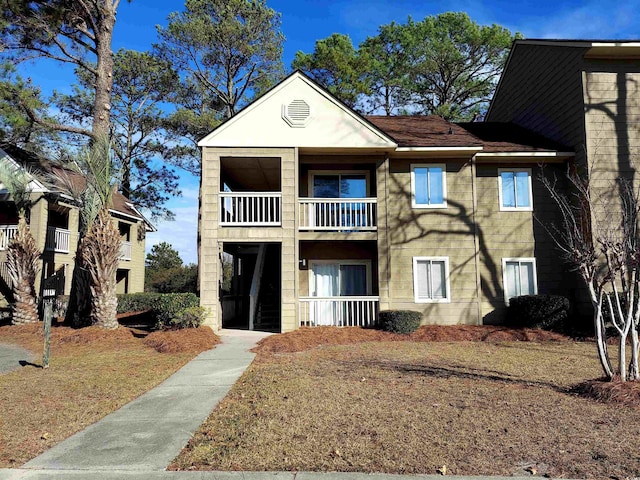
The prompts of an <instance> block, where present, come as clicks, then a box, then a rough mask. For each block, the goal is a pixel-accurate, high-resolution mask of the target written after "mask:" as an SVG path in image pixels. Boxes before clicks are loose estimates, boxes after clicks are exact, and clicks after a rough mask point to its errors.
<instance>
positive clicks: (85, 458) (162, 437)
mask: <svg viewBox="0 0 640 480" xmlns="http://www.w3.org/2000/svg"><path fill="white" fill-rule="evenodd" d="M266 335H268V334H265V333H261V332H247V331H232V330H229V331H223V332H222V334H221V338H222V341H223V343H222V344H220V345H217V346H216V348H214V349H213V350H209V351H206V352H203V353H201V354H200V355H198V356H197V357H196V358H195V359H193V360H192V361H191V362H189V363H188V364H187V365H185V366H184V367H183V368H181V369H180V370H179V371H177V372H176V373H175V374H173V375H172V376H171V377H169V378H168V379H167V380H166V381H165V382H163V383H162V384H160V385H159V386H157V387H156V388H153V389H152V390H149V391H148V392H147V393H145V394H144V395H142V396H140V397H139V398H137V399H136V400H134V401H132V402H131V403H129V404H127V405H125V406H124V407H122V408H121V409H120V410H117V411H116V412H113V413H112V414H110V415H107V416H106V417H104V418H103V419H102V420H100V421H98V422H96V423H94V424H93V425H91V426H89V427H88V428H86V429H85V430H83V431H81V432H79V433H77V434H75V435H73V436H72V437H69V438H68V439H67V440H65V441H63V442H61V443H59V444H58V445H56V446H55V447H53V448H51V449H50V450H48V451H46V452H44V453H43V454H42V455H40V456H39V457H36V458H34V459H33V460H31V461H30V462H28V463H26V464H25V465H24V466H23V467H22V468H23V469H29V470H31V469H34V470H70V471H78V470H81V471H84V472H78V475H75V474H73V472H70V473H69V475H72V476H71V477H68V478H82V476H83V475H84V476H85V478H86V477H87V476H88V472H87V470H91V471H92V473H91V478H117V477H115V476H99V477H98V476H95V475H96V474H97V472H99V471H107V472H109V473H105V475H113V472H114V471H116V470H120V471H129V472H131V471H144V472H145V474H144V475H143V476H141V477H139V478H151V477H149V474H150V472H153V471H158V472H159V471H163V470H164V469H165V468H166V467H167V465H169V463H170V462H171V461H172V460H173V459H174V458H175V457H176V456H177V455H178V454H179V453H180V451H181V450H182V448H183V447H184V446H185V445H186V444H187V442H188V441H189V439H190V438H191V435H192V434H193V432H195V431H196V429H197V428H198V427H199V426H200V425H201V424H202V422H204V420H205V419H206V418H207V417H208V416H209V414H210V413H211V411H212V410H213V409H214V408H215V406H216V405H217V404H218V402H220V400H222V398H224V396H225V395H226V394H227V392H228V391H229V389H230V388H231V386H232V385H233V384H234V383H235V381H236V380H237V379H238V378H239V377H240V375H242V373H243V372H244V370H245V369H246V368H247V367H248V366H249V364H250V363H251V361H252V360H253V358H254V356H255V354H253V353H251V352H249V351H248V350H249V349H251V348H253V347H254V346H255V344H256V342H257V341H258V340H259V339H261V338H263V337H264V336H266ZM3 473H6V471H5V472H3ZM27 473H28V472H27ZM32 475H35V476H32ZM38 475H41V476H38ZM42 475H44V476H42ZM46 475H47V474H46V472H33V473H29V475H28V476H27V477H17V478H52V477H50V476H46ZM61 475H62V472H59V474H55V478H62V477H61ZM65 475H67V473H65ZM0 478H4V477H2V476H0ZM8 478H12V477H8ZM65 478H67V477H65Z"/></svg>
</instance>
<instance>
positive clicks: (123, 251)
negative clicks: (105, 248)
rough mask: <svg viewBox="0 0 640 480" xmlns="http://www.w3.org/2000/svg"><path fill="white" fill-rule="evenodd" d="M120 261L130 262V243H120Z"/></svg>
mask: <svg viewBox="0 0 640 480" xmlns="http://www.w3.org/2000/svg"><path fill="white" fill-rule="evenodd" d="M120 260H131V242H126V241H122V242H121V243H120Z"/></svg>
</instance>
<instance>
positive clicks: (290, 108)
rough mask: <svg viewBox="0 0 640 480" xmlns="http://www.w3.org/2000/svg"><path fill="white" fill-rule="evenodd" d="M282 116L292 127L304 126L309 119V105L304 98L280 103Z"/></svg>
mask: <svg viewBox="0 0 640 480" xmlns="http://www.w3.org/2000/svg"><path fill="white" fill-rule="evenodd" d="M282 118H283V120H284V121H285V122H287V123H288V124H289V125H290V126H292V127H305V126H306V125H307V124H308V123H309V121H310V120H311V107H310V106H309V104H308V103H307V102H305V101H304V100H300V99H298V100H293V101H292V102H291V103H289V104H288V105H282Z"/></svg>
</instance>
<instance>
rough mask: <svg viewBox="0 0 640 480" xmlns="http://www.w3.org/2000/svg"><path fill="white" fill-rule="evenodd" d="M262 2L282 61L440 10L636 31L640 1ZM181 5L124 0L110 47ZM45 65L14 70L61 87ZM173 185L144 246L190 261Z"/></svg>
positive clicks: (144, 38) (149, 38)
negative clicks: (328, 41)
mask: <svg viewBox="0 0 640 480" xmlns="http://www.w3.org/2000/svg"><path fill="white" fill-rule="evenodd" d="M267 4H268V5H269V6H270V7H271V8H273V9H274V10H276V11H278V12H280V13H281V14H282V32H283V33H284V35H285V37H286V42H285V50H284V63H285V66H287V67H288V66H289V65H290V64H291V60H292V59H293V56H294V55H295V52H296V51H298V50H302V51H304V52H310V51H312V50H313V46H314V43H315V41H316V40H318V39H321V38H325V37H327V36H329V35H331V34H332V33H345V34H348V35H349V36H350V37H351V38H352V40H353V43H354V44H355V45H357V44H358V43H360V42H361V41H362V40H363V39H365V38H366V37H367V36H371V35H375V33H376V31H377V28H378V26H380V25H384V24H387V23H390V22H392V21H395V22H399V23H401V22H404V21H405V20H406V19H407V17H408V16H411V17H413V18H414V19H416V20H419V19H422V18H424V17H425V16H427V15H435V14H438V13H442V12H446V11H465V12H467V13H468V14H469V16H470V17H471V18H472V19H473V20H475V21H476V22H478V23H480V24H491V23H498V24H500V25H502V26H505V27H507V28H509V29H510V30H512V31H519V32H521V33H522V34H523V35H524V36H525V37H526V38H589V39H594V38H598V39H605V38H606V39H631V38H633V39H637V38H640V21H639V20H638V17H637V13H638V12H639V11H640V0H628V1H623V2H605V1H602V0H587V1H577V0H562V1H558V0H556V1H549V0H525V1H517V0H515V1H514V0H484V1H475V0H459V1H443V0H442V1H438V0H436V1H425V0H340V1H331V0H267ZM183 5H184V0H133V1H132V2H131V3H129V2H126V1H123V2H122V3H121V4H120V8H119V11H118V19H117V23H116V27H115V30H114V45H113V49H114V51H115V50H118V49H119V48H129V49H136V50H147V49H149V48H150V47H151V44H152V43H153V42H155V41H156V29H155V26H156V25H163V26H164V25H166V18H167V15H168V14H169V13H170V12H173V11H179V10H181V9H182V7H183ZM52 67H53V65H51V64H43V63H42V64H38V65H25V66H24V67H23V68H22V69H21V70H22V72H23V73H24V74H25V75H28V76H30V77H31V78H32V80H33V82H34V84H36V85H39V86H41V87H42V89H43V91H44V92H45V93H46V92H48V91H51V90H52V89H57V90H62V91H64V90H66V89H67V88H68V87H69V84H70V82H72V81H73V76H72V74H71V72H65V71H64V70H61V69H59V68H57V67H56V68H55V70H54V69H53V68H52ZM52 72H55V75H52ZM180 184H181V185H180V186H181V189H182V192H183V196H182V197H178V198H175V199H172V200H171V201H170V203H169V204H168V206H169V208H171V210H173V211H174V212H175V214H176V220H175V221H173V222H160V223H158V224H157V227H158V232H156V233H152V234H150V235H149V236H148V237H147V249H148V250H149V249H150V248H151V246H152V245H154V244H156V243H159V242H162V241H166V242H169V243H171V244H172V245H173V246H174V247H175V248H176V249H177V250H178V251H179V252H180V255H181V257H182V259H183V260H184V261H185V263H190V262H196V227H197V209H198V181H197V179H196V178H194V177H192V176H190V175H188V174H183V175H181V181H180Z"/></svg>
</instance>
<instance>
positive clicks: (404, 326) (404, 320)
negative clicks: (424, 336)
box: [380, 310, 422, 335]
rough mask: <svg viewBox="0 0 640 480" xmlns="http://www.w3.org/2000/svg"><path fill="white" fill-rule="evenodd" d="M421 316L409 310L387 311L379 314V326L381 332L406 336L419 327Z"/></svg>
mask: <svg viewBox="0 0 640 480" xmlns="http://www.w3.org/2000/svg"><path fill="white" fill-rule="evenodd" d="M421 320H422V314H421V313H420V312H413V311H411V310H387V311H383V312H380V325H381V326H382V329H383V330H386V331H387V332H393V333H403V334H405V335H408V334H409V333H413V332H415V331H416V330H417V329H418V327H419V326H420V321H421Z"/></svg>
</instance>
